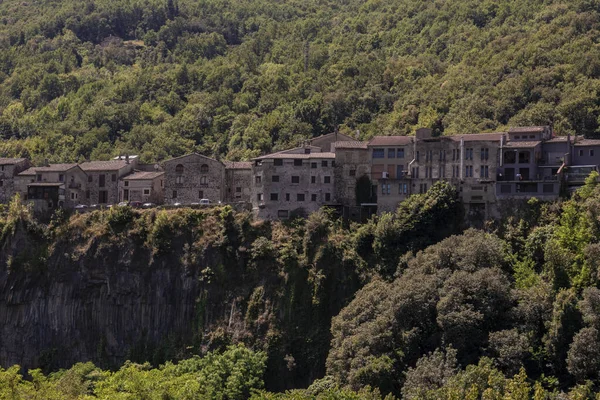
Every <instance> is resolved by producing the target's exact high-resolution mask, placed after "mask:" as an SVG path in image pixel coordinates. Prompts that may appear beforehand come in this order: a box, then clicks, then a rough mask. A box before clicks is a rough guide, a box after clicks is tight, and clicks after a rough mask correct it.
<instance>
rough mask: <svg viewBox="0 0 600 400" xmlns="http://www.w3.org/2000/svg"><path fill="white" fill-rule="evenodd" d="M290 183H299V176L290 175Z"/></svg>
mask: <svg viewBox="0 0 600 400" xmlns="http://www.w3.org/2000/svg"><path fill="white" fill-rule="evenodd" d="M292 183H300V177H299V176H297V175H295V176H292Z"/></svg>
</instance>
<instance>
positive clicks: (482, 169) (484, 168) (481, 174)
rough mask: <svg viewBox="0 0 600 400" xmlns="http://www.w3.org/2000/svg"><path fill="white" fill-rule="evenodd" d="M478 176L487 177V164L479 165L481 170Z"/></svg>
mask: <svg viewBox="0 0 600 400" xmlns="http://www.w3.org/2000/svg"><path fill="white" fill-rule="evenodd" d="M479 177H480V178H489V177H490V175H489V167H488V166H487V165H482V166H481V171H480V173H479Z"/></svg>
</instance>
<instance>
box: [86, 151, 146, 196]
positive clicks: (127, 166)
mask: <svg viewBox="0 0 600 400" xmlns="http://www.w3.org/2000/svg"><path fill="white" fill-rule="evenodd" d="M136 165H137V157H129V156H126V157H124V158H117V159H116V160H109V161H88V162H84V163H82V164H81V169H82V170H83V171H84V172H85V173H86V175H87V182H86V190H85V199H83V200H82V201H81V204H88V205H92V204H100V205H105V204H118V203H119V202H121V201H123V198H122V197H121V196H120V195H119V180H120V179H121V178H123V177H125V176H127V175H129V174H131V173H133V171H134V169H135V167H136Z"/></svg>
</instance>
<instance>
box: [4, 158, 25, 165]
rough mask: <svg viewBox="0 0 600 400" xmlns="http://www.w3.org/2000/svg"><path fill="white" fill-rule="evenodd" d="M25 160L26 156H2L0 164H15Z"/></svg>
mask: <svg viewBox="0 0 600 400" xmlns="http://www.w3.org/2000/svg"><path fill="white" fill-rule="evenodd" d="M25 160H26V158H0V165H14V164H17V163H20V162H23V161H25Z"/></svg>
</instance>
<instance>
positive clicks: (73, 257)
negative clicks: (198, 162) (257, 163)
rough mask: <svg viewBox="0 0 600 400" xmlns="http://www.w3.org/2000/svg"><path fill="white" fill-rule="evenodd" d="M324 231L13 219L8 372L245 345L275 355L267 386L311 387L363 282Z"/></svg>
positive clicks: (6, 315)
mask: <svg viewBox="0 0 600 400" xmlns="http://www.w3.org/2000/svg"><path fill="white" fill-rule="evenodd" d="M7 225H8V224H7ZM319 232H321V233H319ZM319 235H321V236H319ZM327 235H328V232H327V231H323V230H322V229H321V230H319V229H316V230H315V229H313V230H312V232H311V231H309V230H308V229H306V230H305V229H304V228H303V227H287V226H284V225H281V224H265V223H262V224H259V223H253V222H252V221H251V220H250V219H249V218H248V217H247V216H243V215H237V216H234V215H233V213H231V211H230V210H227V209H225V210H212V211H198V210H174V211H168V212H167V211H154V210H151V211H143V212H138V211H135V210H131V209H124V210H120V211H109V212H94V213H91V214H85V215H76V216H73V217H71V218H69V219H64V220H62V221H58V222H57V221H53V222H52V223H50V224H49V225H47V226H45V225H40V224H38V223H36V222H32V221H31V220H27V219H26V218H18V219H15V220H14V221H13V222H12V225H11V226H5V227H4V230H3V237H2V247H1V251H0V326H1V327H0V366H2V367H6V366H10V365H13V364H19V365H21V366H22V367H24V368H37V367H41V368H44V369H46V370H54V369H57V368H62V367H69V366H71V365H72V364H73V363H76V362H79V361H88V360H91V361H93V362H95V363H96V364H98V365H101V366H106V367H111V366H116V365H118V364H120V363H122V362H123V361H125V360H127V359H131V360H134V361H150V362H152V363H155V364H158V363H161V362H164V361H165V360H169V359H177V358H181V357H185V356H188V355H190V354H199V353H202V352H204V351H206V350H211V349H215V348H220V347H222V346H225V345H227V344H229V343H235V342H244V343H245V344H247V345H249V346H252V347H254V348H257V349H262V350H265V351H267V354H268V356H269V360H268V365H267V368H268V370H267V374H266V376H267V382H266V384H267V386H268V387H270V388H272V389H285V388H289V387H295V386H299V385H305V384H308V383H309V382H310V381H311V380H313V379H315V378H318V377H320V376H322V375H323V374H324V369H325V367H324V362H325V358H326V356H327V349H328V345H329V340H330V336H329V335H330V334H329V326H330V320H331V317H332V316H333V315H336V314H337V312H339V310H340V309H341V308H342V307H343V306H344V305H345V304H346V303H347V302H348V301H349V300H350V298H351V296H352V294H353V293H354V292H355V291H356V290H357V289H358V287H359V286H360V282H359V279H358V276H357V274H356V272H355V271H356V266H355V265H353V264H352V263H351V262H349V261H345V262H344V261H342V258H343V257H342V256H341V254H338V253H339V252H340V251H341V250H340V246H339V243H338V244H335V243H333V242H332V241H331V240H329V239H328V238H327ZM335 260H337V261H335Z"/></svg>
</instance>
